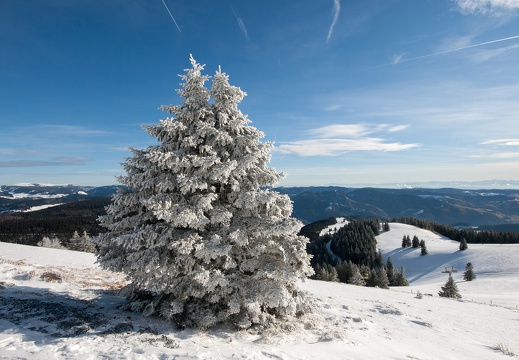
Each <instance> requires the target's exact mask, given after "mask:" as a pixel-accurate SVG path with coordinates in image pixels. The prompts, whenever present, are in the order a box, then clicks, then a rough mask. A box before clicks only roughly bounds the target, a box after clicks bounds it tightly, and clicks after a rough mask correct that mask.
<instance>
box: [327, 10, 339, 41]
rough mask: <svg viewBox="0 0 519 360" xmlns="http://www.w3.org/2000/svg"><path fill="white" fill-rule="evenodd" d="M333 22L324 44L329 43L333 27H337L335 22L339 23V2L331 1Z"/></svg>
mask: <svg viewBox="0 0 519 360" xmlns="http://www.w3.org/2000/svg"><path fill="white" fill-rule="evenodd" d="M332 13H333V20H332V24H331V25H330V29H328V36H327V37H326V43H328V42H329V41H330V39H331V38H332V35H333V30H334V29H335V25H337V21H339V14H340V13H341V2H340V0H333V10H332Z"/></svg>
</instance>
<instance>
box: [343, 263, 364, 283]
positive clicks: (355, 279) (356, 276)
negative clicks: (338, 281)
mask: <svg viewBox="0 0 519 360" xmlns="http://www.w3.org/2000/svg"><path fill="white" fill-rule="evenodd" d="M351 271H352V274H351V277H350V278H349V279H348V281H347V283H348V284H352V285H358V286H364V285H366V280H364V277H363V276H362V274H361V273H360V270H359V267H358V266H357V265H355V264H353V263H352V264H351Z"/></svg>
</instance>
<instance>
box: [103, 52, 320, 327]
mask: <svg viewBox="0 0 519 360" xmlns="http://www.w3.org/2000/svg"><path fill="white" fill-rule="evenodd" d="M191 65H192V68H190V69H187V70H186V74H184V75H182V76H181V78H182V80H183V83H182V84H181V86H182V88H181V89H180V90H178V93H179V95H180V96H181V97H182V98H183V101H182V104H181V105H170V106H163V107H162V108H163V110H165V111H167V112H168V113H169V114H170V115H171V117H168V118H166V119H164V120H161V121H160V122H159V123H158V124H157V125H154V126H144V129H145V130H146V131H147V132H148V133H149V134H150V135H151V136H153V137H155V138H156V139H157V140H158V145H154V146H149V147H148V148H146V149H145V150H137V149H132V152H133V157H130V158H128V159H127V160H126V161H125V163H124V169H125V170H126V175H124V176H121V177H120V178H119V179H118V180H119V181H120V182H121V183H122V184H123V185H125V186H126V189H125V190H121V191H120V192H119V193H117V194H116V195H115V196H114V197H113V199H112V203H111V204H110V205H109V206H108V207H107V215H106V216H102V217H101V218H100V222H101V224H102V225H103V226H104V227H106V228H107V230H108V231H107V232H106V233H104V234H101V235H100V236H99V237H98V238H97V239H96V240H95V242H96V244H97V245H98V247H99V254H98V259H99V262H100V264H101V265H102V266H103V267H104V268H107V269H110V270H114V271H122V272H125V273H126V274H127V275H128V278H129V279H130V280H131V288H130V294H129V298H130V299H131V300H132V301H133V303H132V309H134V310H141V311H143V313H144V314H145V315H152V314H160V315H161V316H163V317H165V318H167V319H171V320H173V321H177V322H179V323H182V324H183V325H187V326H196V327H201V328H207V327H210V326H212V325H215V324H218V323H221V322H232V323H234V324H235V325H237V326H238V327H239V328H249V327H251V326H260V327H261V326H268V325H270V324H272V323H273V322H277V321H279V320H293V319H294V317H297V316H300V315H302V314H304V313H305V312H306V311H309V309H310V308H309V305H308V302H307V300H306V299H305V297H304V295H303V294H302V293H301V292H300V291H299V290H298V287H297V286H296V283H297V282H298V281H299V280H302V279H305V278H306V277H307V276H308V275H310V274H311V273H312V272H313V271H312V269H311V267H310V262H309V260H310V257H309V255H307V253H306V244H307V241H308V240H307V238H305V237H302V236H298V235H297V233H298V231H299V229H300V228H301V226H302V224H301V223H300V222H299V221H298V220H296V219H294V218H292V217H291V213H292V203H291V201H290V198H289V197H288V196H285V195H280V194H279V193H277V192H275V191H272V190H271V189H270V188H269V187H270V186H272V185H273V184H275V183H276V182H277V181H278V180H279V179H280V178H281V177H282V176H283V175H282V174H279V173H277V172H276V171H275V169H273V168H271V167H268V166H267V164H268V162H269V161H270V154H271V150H272V147H273V144H272V143H270V142H261V141H260V139H261V138H262V137H263V136H264V135H263V133H262V132H261V131H259V130H257V129H256V128H254V127H252V126H250V125H249V123H250V120H249V119H248V118H247V116H246V115H244V114H242V113H241V111H240V110H239V109H238V103H239V102H240V101H241V100H242V99H243V97H244V96H245V95H246V94H245V93H244V92H243V91H242V90H241V89H240V88H238V87H234V86H231V85H230V84H229V82H228V76H227V75H226V74H225V73H223V72H221V71H217V72H216V74H215V76H214V77H213V80H212V86H211V88H206V87H205V82H206V81H207V80H208V79H209V77H208V76H206V75H203V74H202V70H203V68H204V67H203V66H202V65H200V64H198V63H197V62H196V61H195V60H194V59H193V58H192V57H191Z"/></svg>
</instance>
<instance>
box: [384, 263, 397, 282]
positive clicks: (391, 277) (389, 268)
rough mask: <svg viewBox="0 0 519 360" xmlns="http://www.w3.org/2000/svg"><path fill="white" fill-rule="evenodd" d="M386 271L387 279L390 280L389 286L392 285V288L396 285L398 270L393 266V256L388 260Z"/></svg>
mask: <svg viewBox="0 0 519 360" xmlns="http://www.w3.org/2000/svg"><path fill="white" fill-rule="evenodd" d="M385 270H386V275H387V279H388V280H389V285H392V286H393V285H395V273H396V270H395V267H394V265H393V262H392V261H391V256H388V258H387V261H386V267H385Z"/></svg>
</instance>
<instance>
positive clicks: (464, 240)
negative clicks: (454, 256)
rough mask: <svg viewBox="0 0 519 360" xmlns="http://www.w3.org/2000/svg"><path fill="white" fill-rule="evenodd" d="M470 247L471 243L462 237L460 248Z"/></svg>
mask: <svg viewBox="0 0 519 360" xmlns="http://www.w3.org/2000/svg"><path fill="white" fill-rule="evenodd" d="M468 248H469V245H468V244H467V239H465V238H462V239H461V241H460V250H461V251H463V250H467V249H468Z"/></svg>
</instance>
